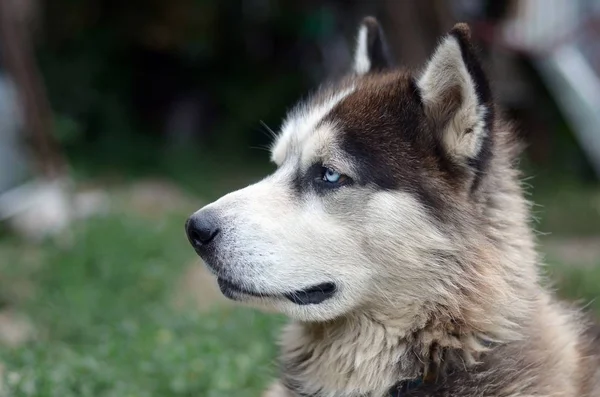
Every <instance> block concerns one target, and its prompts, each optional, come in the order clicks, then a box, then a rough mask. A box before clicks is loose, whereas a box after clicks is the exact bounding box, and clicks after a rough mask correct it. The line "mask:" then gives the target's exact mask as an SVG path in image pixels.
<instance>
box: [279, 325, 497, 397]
mask: <svg viewBox="0 0 600 397" xmlns="http://www.w3.org/2000/svg"><path fill="white" fill-rule="evenodd" d="M397 318H404V319H406V317H403V316H400V317H397ZM414 321H415V323H416V324H418V323H422V324H421V325H420V327H419V328H418V329H413V330H411V329H409V328H408V327H407V326H406V325H407V323H406V320H403V321H399V320H396V321H394V320H393V319H391V318H384V317H379V318H377V316H372V315H366V314H362V315H353V316H347V317H344V318H341V319H338V320H335V321H331V322H326V323H292V324H290V325H289V326H288V327H287V328H286V329H285V331H284V334H283V351H282V356H281V365H282V380H283V383H284V385H285V387H287V388H288V390H290V391H291V392H292V393H293V394H292V395H294V396H310V397H350V396H353V397H354V396H357V395H359V396H362V395H364V396H370V397H371V396H372V397H380V396H381V397H383V396H388V395H389V393H390V390H391V389H393V388H394V387H398V385H402V384H410V383H413V382H414V381H415V380H422V379H425V380H427V381H428V382H430V381H436V378H438V377H443V375H444V372H445V371H446V370H447V369H448V368H447V367H446V366H448V365H453V363H454V362H457V363H458V362H460V365H461V366H463V367H464V365H469V363H474V362H475V361H474V359H473V358H474V357H476V354H477V352H478V351H483V350H485V347H484V346H483V345H482V344H481V343H480V342H481V341H478V340H476V339H475V338H476V337H475V335H463V336H459V335H457V334H454V335H450V333H451V332H452V331H451V330H448V329H444V327H443V326H442V324H434V323H431V322H430V323H426V322H425V323H423V321H424V319H419V318H415V319H414ZM415 323H413V324H415ZM442 355H444V356H443V357H442ZM459 356H460V357H459ZM442 363H444V364H443V365H444V367H442Z"/></svg>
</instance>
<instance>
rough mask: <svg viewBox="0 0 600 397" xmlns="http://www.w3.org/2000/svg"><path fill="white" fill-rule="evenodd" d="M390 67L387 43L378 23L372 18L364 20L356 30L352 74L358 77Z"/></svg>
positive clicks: (390, 59)
mask: <svg viewBox="0 0 600 397" xmlns="http://www.w3.org/2000/svg"><path fill="white" fill-rule="evenodd" d="M392 65H393V62H392V58H391V56H390V53H389V49H388V45H387V41H386V39H385V35H384V33H383V30H382V29H381V26H380V25H379V22H378V21H377V19H375V18H374V17H366V18H364V19H363V20H362V22H361V23H360V25H359V29H358V37H357V40H356V49H355V51H354V65H353V70H354V72H355V73H356V74H357V75H359V76H360V75H364V74H367V73H371V72H376V71H382V70H385V69H388V68H390V67H392Z"/></svg>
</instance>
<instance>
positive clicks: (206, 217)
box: [185, 211, 220, 249]
mask: <svg viewBox="0 0 600 397" xmlns="http://www.w3.org/2000/svg"><path fill="white" fill-rule="evenodd" d="M185 229H186V232H187V235H188V239H189V240H190V243H191V244H192V246H193V247H194V248H196V249H198V248H202V247H204V246H206V245H207V244H209V243H210V242H211V241H213V240H214V239H215V237H216V236H217V235H218V234H219V231H220V229H219V228H218V227H217V218H216V216H215V215H214V214H213V213H212V212H208V211H206V212H204V211H201V212H200V213H198V214H195V215H194V216H192V217H191V218H190V219H188V221H187V222H186V226H185Z"/></svg>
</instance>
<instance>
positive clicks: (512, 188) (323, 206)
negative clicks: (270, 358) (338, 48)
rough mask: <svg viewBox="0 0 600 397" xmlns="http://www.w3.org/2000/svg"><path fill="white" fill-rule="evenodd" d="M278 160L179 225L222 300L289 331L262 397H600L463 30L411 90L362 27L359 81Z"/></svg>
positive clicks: (283, 143)
mask: <svg viewBox="0 0 600 397" xmlns="http://www.w3.org/2000/svg"><path fill="white" fill-rule="evenodd" d="M271 153H272V160H273V162H274V163H275V164H276V165H277V167H278V168H277V170H276V171H275V172H274V173H273V174H272V175H270V176H268V177H266V178H265V179H263V180H262V181H260V182H258V183H256V184H254V185H251V186H248V187H246V188H244V189H241V190H238V191H236V192H233V193H230V194H228V195H226V196H224V197H222V198H221V199H219V200H217V201H216V202H214V203H211V204H209V205H207V206H206V207H204V208H202V209H200V210H199V211H197V212H196V213H194V214H193V215H192V216H191V217H190V218H189V220H188V221H187V223H186V230H187V234H188V237H189V240H190V242H191V244H192V245H193V247H194V249H195V250H196V252H197V253H198V254H199V255H200V256H201V257H202V259H203V260H204V261H205V262H206V264H207V266H208V267H209V269H210V270H211V271H212V272H213V273H214V274H215V275H216V277H217V280H218V283H219V286H220V289H221V291H222V292H223V294H224V295H225V296H227V297H229V298H231V299H233V300H236V301H240V302H246V303H249V304H252V305H256V306H259V307H262V308H266V309H270V310H273V309H274V310H276V311H278V312H282V313H285V314H286V315H288V316H289V317H290V318H291V319H292V321H293V322H292V323H291V324H289V325H288V326H287V328H285V330H284V331H283V335H282V339H281V350H282V351H281V357H280V365H281V376H280V380H279V381H278V382H277V383H275V384H274V385H273V386H272V387H271V388H270V389H269V390H268V391H267V393H266V395H267V396H270V397H284V396H286V397H300V396H302V397H309V396H310V397H383V396H463V397H472V396H507V397H508V396H513V397H516V396H556V397H558V396H565V397H567V396H587V397H592V396H600V370H599V368H600V339H599V338H598V335H600V332H597V329H596V330H595V328H594V325H592V324H591V323H589V322H588V321H587V320H586V319H585V316H584V315H583V314H581V313H580V312H579V311H578V310H576V309H572V308H569V307H568V306H566V305H565V304H560V303H558V302H557V301H556V300H554V298H553V297H552V296H551V293H550V292H549V291H547V290H546V289H545V288H544V287H543V286H542V283H541V277H540V274H539V262H540V261H539V258H538V255H537V254H536V250H535V243H534V236H533V233H532V230H531V229H530V227H529V225H528V220H529V204H528V203H527V202H526V201H525V199H524V198H523V192H522V189H521V186H520V183H519V180H518V178H519V173H518V172H517V170H516V169H515V167H514V162H515V159H516V156H517V154H518V145H517V144H516V142H515V137H514V136H513V133H512V132H511V129H510V127H509V126H508V125H507V124H505V123H504V122H503V121H502V120H501V118H500V116H499V114H498V110H497V109H496V107H495V104H494V100H493V96H492V93H491V91H490V86H489V84H488V81H487V80H486V76H485V74H484V71H483V69H482V66H481V65H480V63H479V61H478V59H477V55H476V53H475V52H474V49H473V45H472V43H471V40H470V31H469V27H468V26H467V25H465V24H457V25H456V26H455V27H454V28H453V29H452V30H451V31H450V32H449V33H448V34H447V35H446V36H445V37H444V38H443V39H442V40H441V41H440V44H439V46H438V48H437V49H436V50H435V53H434V54H433V56H432V57H431V59H430V60H429V62H428V63H427V64H426V65H425V67H424V68H423V70H422V71H421V72H420V73H411V72H410V71H406V70H402V69H398V68H395V67H394V66H393V65H392V62H391V61H390V57H389V53H388V49H387V46H386V42H385V39H384V36H383V34H382V31H381V29H380V26H379V24H378V22H377V21H376V20H375V19H374V18H370V17H369V18H366V19H364V20H363V21H362V23H361V24H360V27H359V30H358V40H357V46H356V51H355V57H354V64H353V67H352V71H351V73H349V75H348V76H347V77H346V78H344V79H342V80H341V81H338V82H336V83H335V84H330V85H327V86H324V87H322V88H321V89H320V90H319V91H318V92H316V93H315V94H314V95H313V96H311V97H310V98H309V99H308V100H306V101H305V102H303V103H302V104H300V105H299V106H297V107H296V108H295V109H294V110H292V111H291V112H290V113H289V115H288V116H287V119H286V120H285V122H284V123H283V126H282V128H281V132H280V133H279V135H278V137H277V139H276V141H275V143H274V145H273V148H272V152H271Z"/></svg>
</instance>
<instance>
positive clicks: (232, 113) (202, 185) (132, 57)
mask: <svg viewBox="0 0 600 397" xmlns="http://www.w3.org/2000/svg"><path fill="white" fill-rule="evenodd" d="M365 15H374V16H377V17H378V18H379V20H380V21H381V23H382V25H383V26H384V28H385V30H386V32H387V36H388V39H389V42H390V45H391V48H392V50H393V53H394V54H395V56H396V59H397V60H398V61H399V63H401V64H403V65H405V66H408V67H411V68H415V69H418V68H419V67H420V65H422V64H423V62H424V61H425V60H426V58H427V57H428V56H429V54H431V52H432V50H433V49H434V47H435V45H436V43H437V41H438V40H439V38H440V36H441V35H442V34H444V33H445V32H446V31H447V30H448V29H449V28H451V27H452V25H453V24H454V23H455V22H457V21H466V22H469V23H470V24H471V27H472V30H473V38H474V40H475V42H476V43H477V45H478V46H479V48H480V49H481V54H482V58H483V60H484V63H485V65H486V68H487V70H488V72H489V74H490V78H491V80H492V81H493V85H494V90H495V93H496V96H497V100H498V102H499V103H500V104H501V105H502V106H503V107H504V109H505V110H506V113H507V114H508V115H509V116H510V117H511V118H512V119H513V120H514V124H515V127H516V129H517V131H518V133H519V134H520V135H521V136H522V138H523V139H524V141H525V142H526V143H527V145H528V146H527V150H526V153H525V154H524V156H523V158H522V161H521V167H522V168H523V170H524V175H525V179H524V183H525V185H526V186H527V191H528V194H530V198H531V199H532V200H533V201H535V203H536V206H535V207H534V214H533V215H534V219H533V220H532V225H533V227H535V228H536V230H538V231H539V232H540V233H539V239H540V249H541V250H542V251H543V253H544V254H545V260H546V262H547V263H548V266H547V272H548V275H549V277H548V279H549V281H548V282H549V283H552V285H553V286H555V287H556V288H557V289H558V291H559V293H560V294H561V295H562V296H563V297H565V298H569V299H574V300H578V301H579V302H580V303H581V304H582V305H584V306H585V307H586V309H588V310H595V311H597V312H598V310H599V309H600V304H598V303H596V302H595V298H596V297H597V296H598V295H599V294H600V182H599V178H600V130H599V128H600V127H599V126H600V1H598V0H587V1H586V0H579V1H575V0H523V1H516V0H513V1H508V0H506V1H500V0H494V1H492V0H487V1H485V0H452V1H450V0H449V1H441V0H440V1H436V0H419V1H408V0H406V1H404V0H380V1H358V0H344V1H342V0H337V1H336V0H323V1H317V0H305V1H302V2H300V1H291V0H228V1H217V0H170V1H167V0H129V1H116V0H79V1H78V0H53V1H44V0H1V1H0V396H56V397H71V396H78V397H79V396H84V397H87V396H124V397H138V396H139V397H143V396H207V397H216V396H231V395H235V396H257V395H259V391H260V390H261V389H262V388H263V387H264V386H265V384H266V382H268V381H269V379H270V378H271V377H272V376H274V374H275V371H276V365H275V362H274V358H275V352H276V349H275V346H274V341H275V340H276V335H277V333H278V329H279V327H280V326H281V324H282V323H283V321H284V320H283V319H282V318H280V317H279V316H273V315H266V314H260V313H256V312H254V311H252V310H250V309H240V308H235V307H233V306H232V305H230V304H229V303H228V302H225V301H224V300H223V299H222V298H221V295H220V293H219V292H218V290H217V289H216V288H215V285H214V283H213V280H212V279H211V278H210V277H208V276H207V275H206V273H205V271H204V269H203V267H202V265H201V264H200V263H199V260H198V259H197V257H196V256H195V254H194V252H193V251H192V249H191V248H189V247H188V243H187V241H186V238H185V235H184V233H183V225H184V221H185V219H186V218H187V216H188V215H189V214H190V213H191V212H192V211H194V210H196V209H198V208H200V207H201V206H202V205H204V204H205V203H207V202H210V201H211V200H213V199H215V198H217V197H219V196H220V195H222V194H224V193H226V192H228V191H230V190H233V189H236V188H240V187H242V186H244V185H246V184H247V183H249V182H252V181H255V180H257V179H259V178H261V177H262V176H264V175H266V174H267V173H268V172H270V171H271V170H272V166H271V165H270V164H269V162H268V153H267V151H266V150H265V148H267V147H268V145H269V144H270V142H271V135H270V133H269V129H273V130H275V131H277V130H278V128H279V124H280V122H281V119H282V117H283V116H284V114H285V111H286V109H288V108H289V107H290V106H292V105H293V104H294V102H295V101H296V100H297V99H298V98H300V97H302V96H305V95H306V94H307V92H308V91H309V90H311V89H313V88H315V87H316V86H317V85H318V84H319V83H320V82H321V81H322V80H323V79H326V78H329V77H335V76H338V75H340V74H343V73H344V72H346V71H347V68H348V66H349V64H350V59H351V57H352V46H353V42H354V39H355V34H356V27H357V24H358V22H359V21H360V19H362V17H363V16H365Z"/></svg>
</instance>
